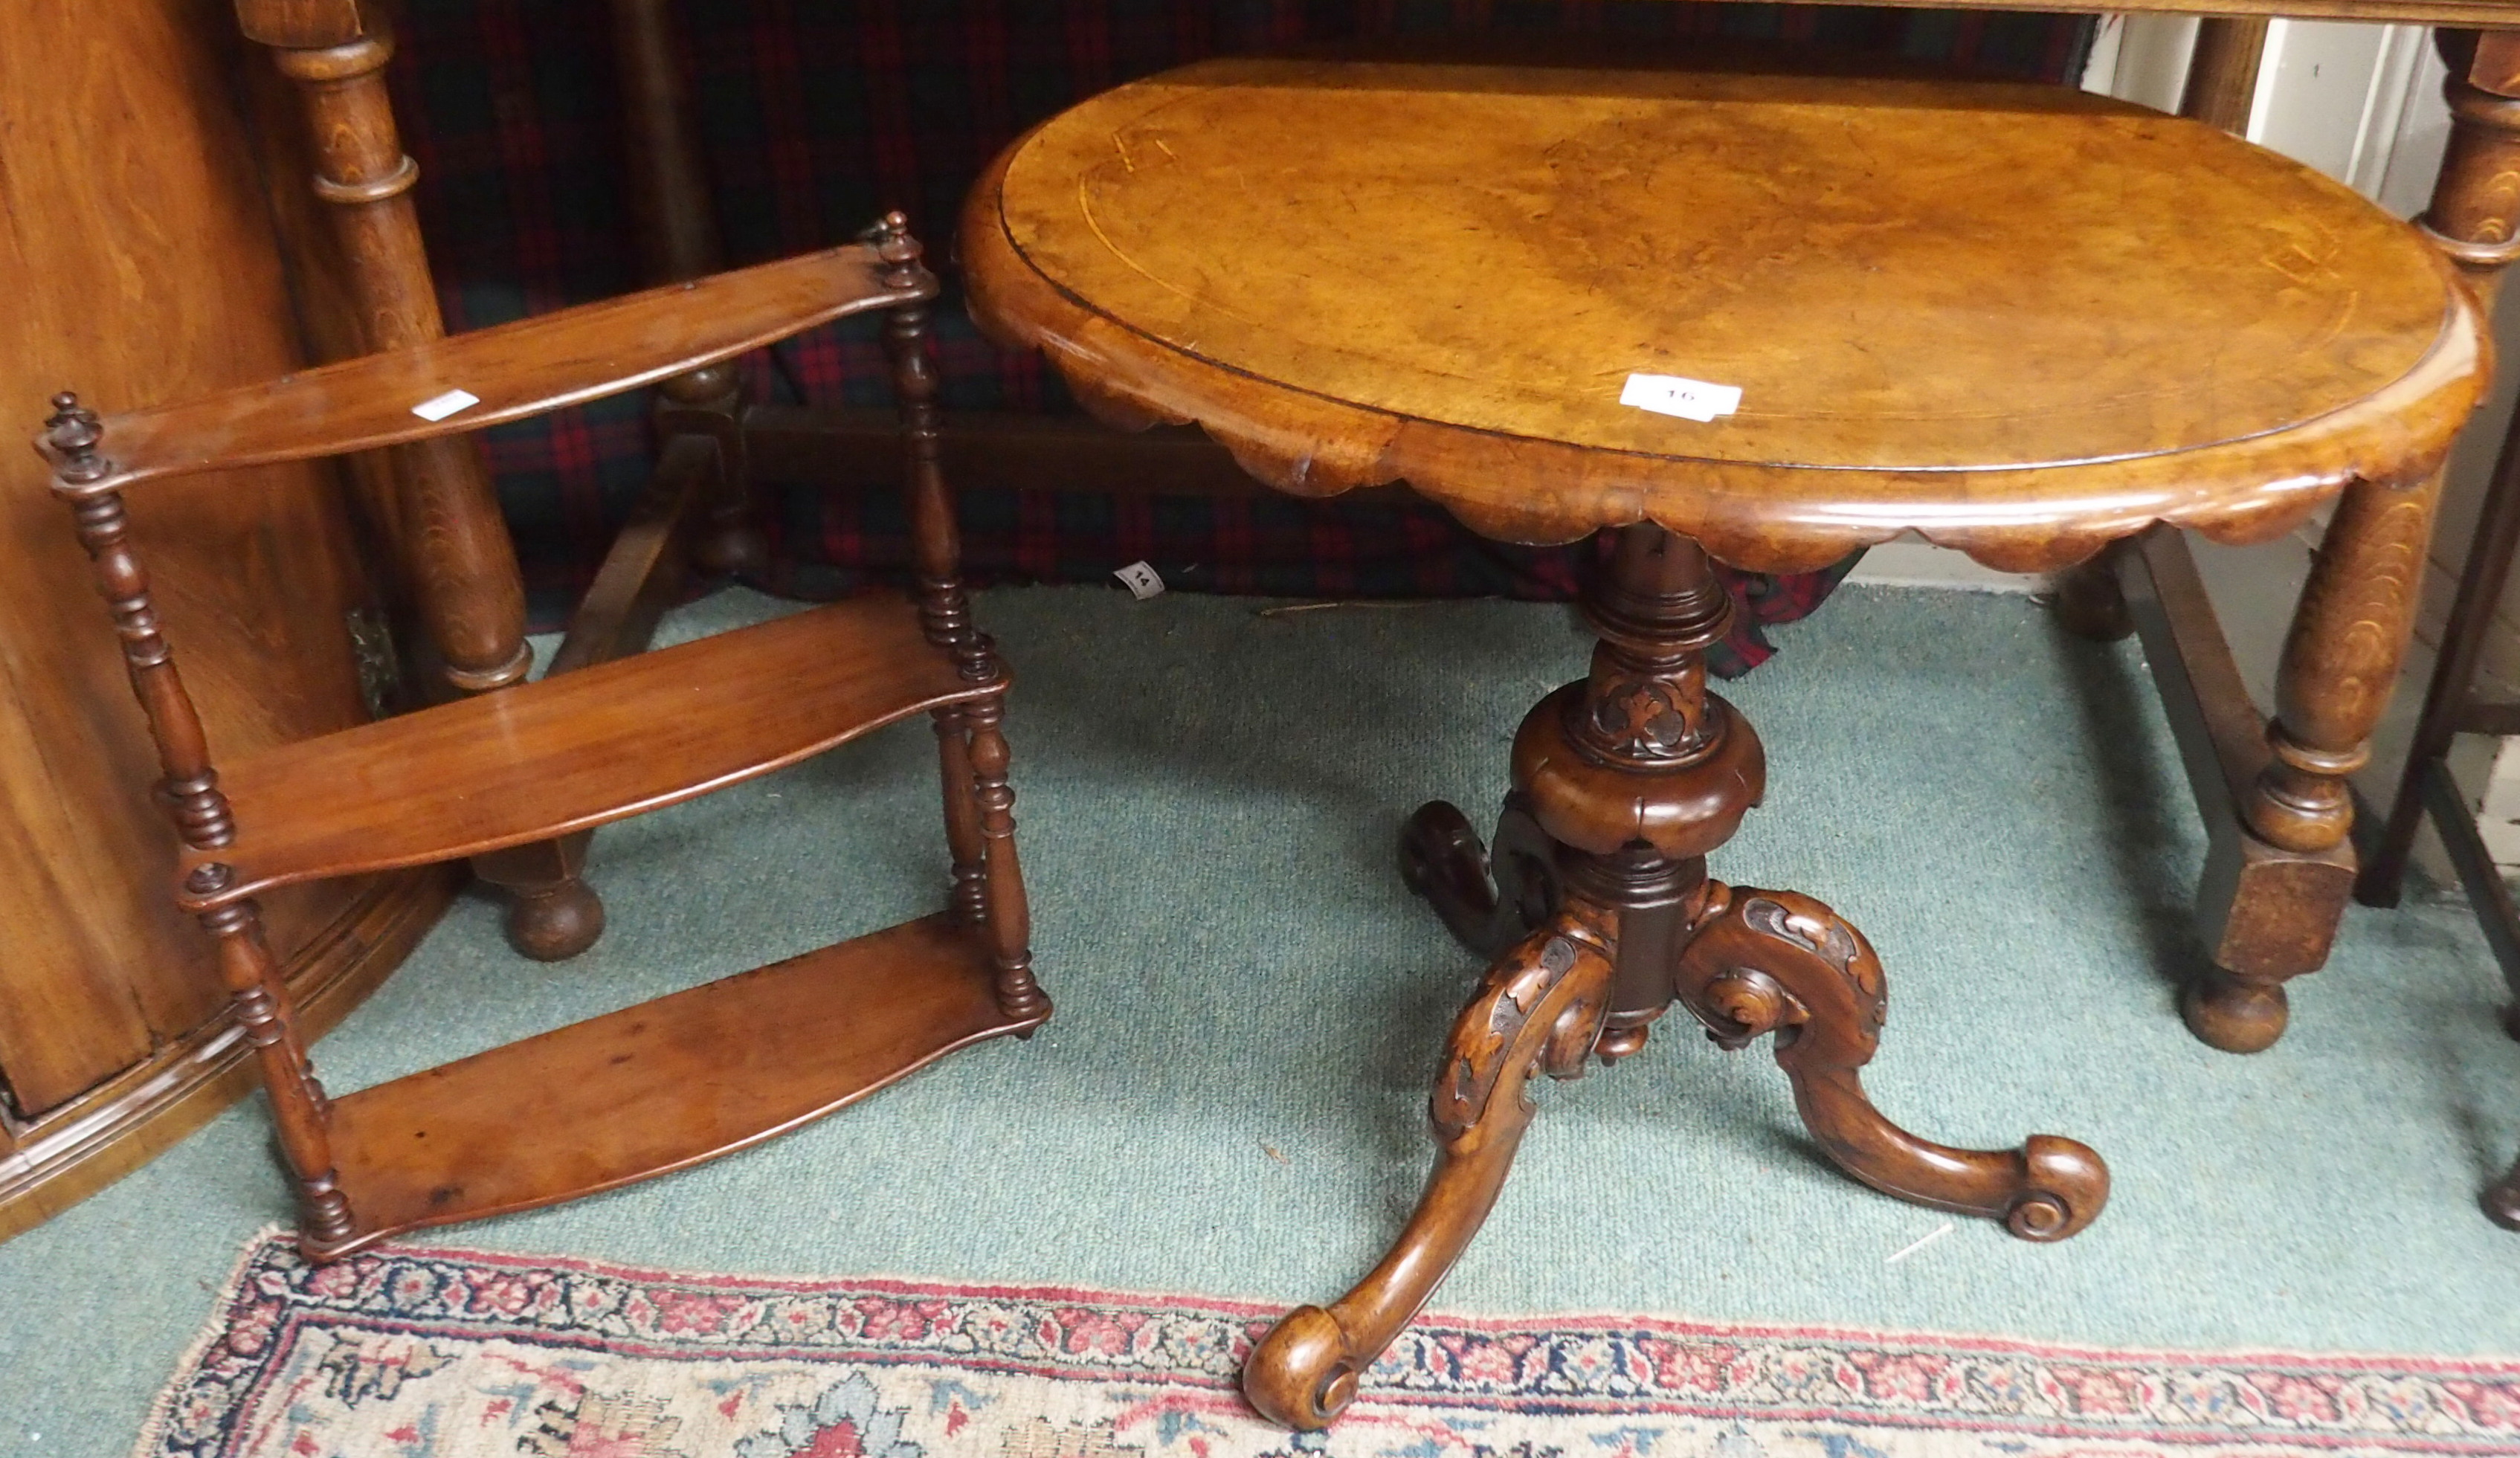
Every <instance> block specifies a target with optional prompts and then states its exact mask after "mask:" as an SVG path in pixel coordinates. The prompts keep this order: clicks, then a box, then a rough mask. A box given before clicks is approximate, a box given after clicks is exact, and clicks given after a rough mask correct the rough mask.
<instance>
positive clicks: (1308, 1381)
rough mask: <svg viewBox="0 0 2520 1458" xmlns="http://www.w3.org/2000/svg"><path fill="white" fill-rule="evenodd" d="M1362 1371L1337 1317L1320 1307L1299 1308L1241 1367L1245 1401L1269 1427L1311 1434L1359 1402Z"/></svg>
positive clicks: (1262, 1341) (1272, 1328)
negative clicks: (1359, 1372)
mask: <svg viewBox="0 0 2520 1458" xmlns="http://www.w3.org/2000/svg"><path fill="white" fill-rule="evenodd" d="M1357 1365H1358V1363H1357V1357H1356V1352H1355V1349H1354V1348H1353V1346H1352V1345H1351V1344H1350V1343H1349V1341H1348V1338H1347V1333H1346V1332H1345V1331H1344V1330H1342V1329H1341V1328H1340V1327H1339V1324H1338V1318H1337V1317H1335V1316H1332V1315H1331V1314H1330V1313H1329V1312H1328V1311H1325V1310H1323V1309H1322V1308H1321V1307H1319V1306H1297V1307H1296V1308H1295V1309H1293V1310H1291V1311H1289V1312H1287V1313H1286V1314H1285V1315H1283V1316H1282V1317H1280V1318H1279V1319H1278V1324H1277V1325H1276V1326H1273V1327H1271V1328H1269V1335H1267V1336H1265V1337H1263V1338H1261V1339H1260V1345H1259V1346H1257V1347H1254V1348H1251V1356H1250V1358H1249V1359H1248V1360H1246V1361H1245V1362H1244V1363H1243V1364H1242V1395H1244V1396H1245V1397H1248V1398H1250V1399H1251V1405H1252V1406H1253V1407H1256V1408H1258V1409H1259V1410H1260V1415H1261V1416H1262V1417H1265V1418H1267V1419H1268V1420H1269V1421H1271V1422H1273V1423H1281V1424H1283V1425H1284V1426H1286V1427H1289V1428H1293V1429H1296V1430H1298V1431H1300V1432H1305V1433H1310V1432H1313V1431H1314V1430H1316V1429H1319V1428H1325V1427H1328V1425H1329V1421H1330V1419H1332V1418H1334V1417H1337V1416H1338V1415H1339V1414H1340V1413H1341V1412H1344V1411H1346V1410H1347V1405H1348V1404H1349V1403H1351V1402H1353V1401H1355V1400H1356V1369H1357Z"/></svg>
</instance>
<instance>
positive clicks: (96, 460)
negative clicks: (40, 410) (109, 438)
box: [44, 390, 113, 486]
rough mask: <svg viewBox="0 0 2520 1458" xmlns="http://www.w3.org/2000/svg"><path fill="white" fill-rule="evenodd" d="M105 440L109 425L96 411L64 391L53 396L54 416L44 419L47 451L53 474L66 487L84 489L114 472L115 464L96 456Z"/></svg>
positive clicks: (45, 447) (75, 396) (45, 448)
mask: <svg viewBox="0 0 2520 1458" xmlns="http://www.w3.org/2000/svg"><path fill="white" fill-rule="evenodd" d="M103 439H105V423H104V422H103V421H102V420H98V419H97V415H96V412H95V411H92V410H90V409H88V408H87V407H86V406H83V405H81V404H79V400H78V396H77V395H75V394H73V393H71V392H70V391H68V390H64V391H62V392H61V393H60V394H58V395H55V396H54V397H53V413H52V415H51V416H50V417H48V418H46V420H44V450H45V452H46V453H47V454H48V455H50V456H51V457H52V458H53V474H54V475H56V476H58V477H60V478H61V479H62V481H63V482H64V483H65V484H67V485H71V486H84V485H86V484H88V483H89V482H91V481H101V480H103V479H105V478H106V477H107V476H108V475H110V474H112V471H113V463H112V462H111V461H108V460H106V459H105V458H104V457H102V456H100V455H98V454H97V453H96V447H97V442H99V441H101V440H103Z"/></svg>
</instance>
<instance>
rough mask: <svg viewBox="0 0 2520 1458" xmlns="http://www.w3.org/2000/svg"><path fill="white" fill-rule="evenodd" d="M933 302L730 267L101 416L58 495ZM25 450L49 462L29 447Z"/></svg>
mask: <svg viewBox="0 0 2520 1458" xmlns="http://www.w3.org/2000/svg"><path fill="white" fill-rule="evenodd" d="M887 277H889V278H890V279H892V280H893V281H894V282H890V283H888V282H886V280H887ZM935 292H936V281H935V279H934V278H933V277H932V276H931V275H929V274H928V273H927V272H926V271H924V270H923V269H921V268H919V267H918V266H917V265H916V264H915V263H913V264H911V265H909V266H908V267H906V268H902V267H897V266H895V265H889V264H887V263H885V261H884V260H883V259H882V258H880V257H878V256H877V252H876V249H875V248H874V246H872V245H870V244H865V243H852V244H849V245H848V246H846V247H838V248H830V249H826V250H825V251H823V252H819V253H807V254H804V255H802V256H799V257H795V258H787V259H782V260H781V261H779V262H777V263H765V264H761V265H759V266H757V267H753V268H742V269H735V270H732V271H730V272H727V273H722V274H716V275H713V276H711V277H709V278H706V279H702V280H698V281H697V282H694V283H690V284H672V285H668V286H666V287H662V288H651V289H647V290H645V291H644V292H640V293H632V294H625V295H623V296H622V297H620V298H614V299H606V300H604V301H602V302H600V303H593V304H585V305H581V306H578V307H575V308H569V309H563V310H561V311H559V312H557V313H553V314H545V315H540V316H537V317H534V318H531V319H520V320H517V321H516V322H515V323H513V324H503V325H499V326H496V327H494V328H491V329H485V330H473V331H469V332H466V333H461V334H450V335H448V336H447V337H445V338H443V339H436V340H431V341H430V342H428V343H426V344H420V345H414V346H412V347H411V348H408V349H396V350H391V351H388V352H386V353H383V354H371V355H362V356H360V357H358V358H356V359H350V360H344V361H342V362H340V363H339V364H335V365H326V366H324V367H323V368H322V369H318V370H308V371H304V372H302V373H299V374H296V375H284V376H281V377H279V378H278V379H273V380H267V381H265V382H263V383H260V384H252V385H246V386H243V387H242V388H238V389H233V390H222V391H220V392H219V393H217V394H212V395H202V396H197V397H195V398H193V399H190V400H184V401H179V402H176V403H174V404H170V405H162V406H158V407H156V408H153V409H149V410H139V411H132V412H130V413H128V414H125V415H117V416H109V417H107V418H106V419H105V420H104V422H103V429H104V435H103V438H102V439H101V440H100V441H99V443H98V446H97V451H98V454H100V455H101V456H103V457H104V458H105V459H106V460H107V461H108V462H110V463H111V465H112V468H111V469H110V470H108V471H107V472H106V473H105V474H104V475H102V476H100V477H98V478H97V479H95V480H92V481H86V482H82V483H80V484H79V485H77V486H76V487H65V488H58V489H61V490H63V491H64V492H65V494H67V495H72V496H93V495H96V494H99V493H103V492H108V491H115V490H120V489H122V488H124V487H127V486H131V485H134V484H136V483H138V482H141V481H145V480H149V479H151V478H153V477H156V476H169V475H181V474H186V473H189V472H193V471H204V470H224V469H229V468H232V467H236V466H247V465H267V464H272V463H275V462H282V461H303V460H308V459H311V458H316V457H324V456H339V455H344V454H346V453H349V452H352V451H366V450H374V449H376V448H378V447H380V446H392V445H402V444H407V443H409V442H412V441H417V440H426V439H428V438H430V437H433V436H440V435H452V434H456V433H458V432H461V431H468V430H478V429H481V428H483V427H484V426H488V425H497V424H502V423H505V422H506V421H509V420H523V419H525V418H527V417H529V416H536V415H541V414H544V413H545V412H548V411H553V410H558V409H560V408H562V406H568V405H579V404H583V403H585V402H586V401H589V400H599V399H602V398H603V397H605V396H607V395H617V394H619V393H621V392H622V391H624V390H629V389H636V388H638V387H639V386H641V385H646V384H652V383H654V382H656V381H657V380H660V379H667V378H670V377H672V376H676V375H681V374H684V373H685V372H687V371H691V370H697V369H700V368H702V367H704V366H707V365H712V364H715V363H717V362H719V361H721V360H726V359H732V358H734V357H735V356H737V355H739V354H742V353H745V352H746V351H748V350H752V349H757V348H759V347H761V346H762V345H765V344H770V343H774V342H776V341H777V340H780V339H784V338H786V337H787V336H788V335H790V334H793V333H796V332H798V331H803V330H807V329H812V328H814V327H815V326H817V325H821V324H826V323H829V322H830V321H832V320H833V319H838V318H841V317H843V316H846V315H850V314H861V313H865V312H867V311H869V310H873V309H886V308H892V307H895V306H897V305H900V304H905V303H911V302H915V301H918V300H921V299H925V298H932V297H934V296H935ZM36 449H37V450H38V451H39V452H41V453H42V454H44V455H45V456H46V458H47V459H56V458H55V456H54V453H53V452H52V451H51V450H50V449H48V448H47V447H46V446H45V445H44V444H43V442H42V441H40V440H38V441H37V443H36Z"/></svg>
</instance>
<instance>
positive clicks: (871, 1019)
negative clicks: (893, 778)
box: [333, 915, 1026, 1254]
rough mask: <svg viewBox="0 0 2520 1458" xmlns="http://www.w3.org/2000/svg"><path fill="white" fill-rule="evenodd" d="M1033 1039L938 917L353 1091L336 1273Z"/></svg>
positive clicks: (985, 969) (337, 1107)
mask: <svg viewBox="0 0 2520 1458" xmlns="http://www.w3.org/2000/svg"><path fill="white" fill-rule="evenodd" d="M1024 1026H1026V1020H1024V1019H1019V1018H1010V1017H1009V1016H1007V1014H1005V1013H1004V1012H1002V1011H1000V1010H999V1007H998V998H997V991H996V984H995V981H994V973H993V972H992V971H991V969H990V966H989V959H988V956H987V951H986V948H985V946H984V945H983V942H982V940H981V938H980V936H979V935H978V933H977V932H976V931H975V930H974V929H972V928H970V927H967V926H960V925H956V924H955V923H954V921H953V919H952V918H950V917H947V916H942V915H939V916H930V917H927V918H925V919H923V920H920V921H912V922H906V923H904V924H902V925H900V926H896V927H893V928H891V929H889V930H886V931H881V932H877V933H876V934H874V935H873V936H869V937H864V938H861V939H859V940H857V941H854V942H844V943H841V944H839V945H838V946H835V947H826V948H823V949H822V950H817V951H809V952H807V953H805V954H804V955H802V956H798V957H793V958H790V959H788V960H787V961H784V962H777V963H774V964H772V965H770V966H767V967H761V968H756V969H755V970H753V971H750V972H743V973H739V974H738V975H736V976H734V977H729V978H725V979H723V980H721V981H718V982H713V983H709V984H707V985H706V986H704V987H697V988H694V989H692V990H691V991H689V992H684V993H676V994H671V995H668V996H664V997H658V998H656V999H654V1000H652V1001H649V1002H643V1003H640V1004H639V1005H638V1006H635V1007H629V1008H624V1009H623V1010H621V1011H619V1012H615V1013H610V1014H607V1015H606V1016H604V1017H600V1018H593V1019H589V1020H588V1021H586V1022H583V1023H576V1024H572V1025H570V1026H569V1027H566V1028H561V1029H558V1030H555V1031H553V1032H550V1033H546V1034H543V1035H541V1036H539V1037H536V1038H526V1039H524V1040H523V1041H521V1042H514V1043H510V1044H508V1045H507V1046H505V1047H501V1048H494V1049H492V1050H490V1051H489V1052H486V1053H481V1054H478V1055H476V1056H474V1057H471V1058H466V1059H463V1060H461V1061H459V1062H455V1063H449V1064H445V1065H443V1066H441V1067H438V1068H433V1069H429V1070H427V1072H425V1073H418V1074H414V1075H412V1076H411V1077H409V1078H405V1079H396V1080H394V1081H393V1082H389V1083H380V1084H377V1085H376V1086H374V1087H372V1088H363V1089H360V1090H359V1091H358V1092H356V1093H352V1094H349V1095H346V1096H344V1097H342V1098H340V1099H339V1100H337V1101H336V1102H335V1104H334V1106H333V1113H334V1121H335V1122H334V1134H333V1149H334V1154H335V1157H336V1158H337V1159H338V1160H339V1162H340V1182H341V1192H342V1194H343V1195H345V1196H347V1197H348V1199H349V1202H350V1207H351V1208H352V1209H353V1210H356V1211H358V1212H360V1217H361V1221H362V1226H363V1233H362V1235H361V1237H360V1239H359V1240H358V1241H357V1242H355V1243H354V1244H351V1245H348V1246H344V1247H343V1248H342V1249H341V1252H339V1253H337V1254H346V1253H347V1252H348V1251H351V1250H356V1249H359V1248H360V1247H362V1246H365V1245H368V1244H370V1243H372V1242H374V1241H378V1240H382V1239H384V1238H385V1237H387V1236H389V1235H393V1234H397V1233H399V1232H401V1231H405V1230H410V1229H413V1228H416V1227H418V1226H422V1225H442V1224H446V1223H448V1222H450V1221H455V1220H469V1219H476V1218H479V1217H481V1216H484V1215H503V1214H506V1213H508V1212H510V1211H517V1210H526V1209H530V1208H532V1207H534V1206H538V1205H550V1204H554V1203H556V1202H559V1201H562V1200H571V1199H575V1198H577V1197H578V1196H580V1195H590V1194H593V1193H595V1192H596V1191H598V1190H607V1189H611V1188H612V1187H614V1186H616V1185H620V1184H625V1183H628V1182H630V1181H632V1180H636V1179H644V1178H647V1177H649V1176H651V1175H653V1174H658V1173H662V1172H665V1171H672V1170H679V1169H683V1168H685V1167H686V1166H689V1165H693V1164H697V1163H698V1162H699V1161H701V1160H704V1159H708V1158H710V1157H712V1156H714V1155H719V1154H724V1153H726V1152H728V1151H730V1150H735V1149H742V1148H743V1147H745V1146H747V1145H751V1144H756V1143H759V1142H760V1141H762V1140H764V1139H768V1138H771V1137H773V1136H775V1135H778V1134H781V1133H785V1132H786V1131H787V1130H788V1129H791V1128H793V1127H796V1126H798V1125H801V1124H804V1123H807V1122H808V1121H811V1120H814V1119H818V1118H821V1117H822V1116H823V1115H825V1114H829V1113H831V1112H832V1111H833V1110H835V1109H839V1108H841V1107H843V1106H845V1105H848V1104H851V1103H854V1102H856V1101H857V1100H858V1099H860V1098H863V1097H865V1096H866V1095H867V1094H869V1093H872V1092H874V1091H875V1090H877V1089H878V1088H881V1087H883V1086H884V1085H885V1084H887V1083H891V1082H894V1081H896V1080H899V1079H902V1078H905V1077H907V1076H908V1075H910V1074H912V1073H914V1072H916V1071H918V1070H919V1069H922V1068H924V1067H926V1066H927V1065H928V1064H929V1063H931V1062H933V1061H935V1060H936V1059H938V1058H941V1057H943V1056H944V1055H945V1054H947V1053H950V1052H952V1051H954V1050H955V1049H957V1048H961V1047H966V1046H968V1045H969V1044H971V1043H975V1042H979V1041H982V1040H984V1039H987V1038H997V1037H1001V1036H1003V1035H1006V1034H1010V1033H1014V1032H1018V1031H1020V1030H1021V1028H1022V1027H1024ZM659 1090H667V1092H665V1093H664V1094H663V1096H659ZM627 1109H637V1110H639V1111H641V1112H640V1113H639V1114H638V1115H637V1116H636V1117H625V1116H624V1114H623V1111H624V1110H627Z"/></svg>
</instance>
